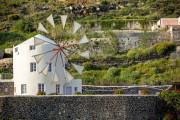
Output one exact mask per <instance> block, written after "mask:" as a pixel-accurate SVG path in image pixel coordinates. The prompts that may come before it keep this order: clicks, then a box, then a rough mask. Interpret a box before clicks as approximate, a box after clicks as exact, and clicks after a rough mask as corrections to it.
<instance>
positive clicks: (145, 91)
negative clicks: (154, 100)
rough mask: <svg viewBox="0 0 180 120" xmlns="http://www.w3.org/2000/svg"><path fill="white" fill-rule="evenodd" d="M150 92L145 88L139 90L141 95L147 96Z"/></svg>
mask: <svg viewBox="0 0 180 120" xmlns="http://www.w3.org/2000/svg"><path fill="white" fill-rule="evenodd" d="M149 94H150V91H149V90H148V89H147V88H143V89H141V95H149Z"/></svg>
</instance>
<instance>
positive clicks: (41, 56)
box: [34, 54, 44, 63]
mask: <svg viewBox="0 0 180 120" xmlns="http://www.w3.org/2000/svg"><path fill="white" fill-rule="evenodd" d="M43 56H44V55H43V54H41V55H35V56H34V59H35V60H36V62H37V63H39V62H40V61H41V59H42V58H43Z"/></svg>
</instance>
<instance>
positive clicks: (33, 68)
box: [30, 62, 36, 72]
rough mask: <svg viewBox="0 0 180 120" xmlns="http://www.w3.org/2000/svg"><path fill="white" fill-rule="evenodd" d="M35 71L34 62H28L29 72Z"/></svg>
mask: <svg viewBox="0 0 180 120" xmlns="http://www.w3.org/2000/svg"><path fill="white" fill-rule="evenodd" d="M35 71H36V63H35V62H32V63H30V72H35Z"/></svg>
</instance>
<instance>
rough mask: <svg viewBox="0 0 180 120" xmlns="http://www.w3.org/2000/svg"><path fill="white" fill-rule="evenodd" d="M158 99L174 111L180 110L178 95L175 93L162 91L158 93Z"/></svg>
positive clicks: (179, 97) (179, 96) (179, 94)
mask: <svg viewBox="0 0 180 120" xmlns="http://www.w3.org/2000/svg"><path fill="white" fill-rule="evenodd" d="M160 97H161V98H162V99H163V100H165V101H166V102H167V104H168V105H170V106H172V107H173V108H174V109H176V110H178V111H179V110H180V93H178V92H175V91H164V92H161V93H160Z"/></svg>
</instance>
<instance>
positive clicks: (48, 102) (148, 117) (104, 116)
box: [0, 96, 163, 120]
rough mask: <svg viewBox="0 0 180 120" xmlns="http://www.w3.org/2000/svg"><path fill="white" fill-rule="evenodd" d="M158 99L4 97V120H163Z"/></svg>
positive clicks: (0, 111)
mask: <svg viewBox="0 0 180 120" xmlns="http://www.w3.org/2000/svg"><path fill="white" fill-rule="evenodd" d="M162 106H163V104H162V101H161V100H160V99H159V97H157V96H26V97H25V96H24V97H23V96H5V97H0V118H1V119H3V120H7V119H11V120H18V119H20V120H160V119H162V115H163V112H162V110H163V108H162Z"/></svg>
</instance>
